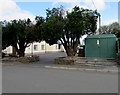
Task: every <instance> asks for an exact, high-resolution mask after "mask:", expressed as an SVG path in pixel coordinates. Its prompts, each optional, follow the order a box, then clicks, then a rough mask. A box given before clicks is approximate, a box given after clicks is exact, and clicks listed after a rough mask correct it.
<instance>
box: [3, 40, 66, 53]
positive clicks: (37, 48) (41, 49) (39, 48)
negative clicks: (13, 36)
mask: <svg viewBox="0 0 120 95" xmlns="http://www.w3.org/2000/svg"><path fill="white" fill-rule="evenodd" d="M59 51H65V50H64V47H63V46H62V45H60V44H54V45H51V46H50V45H49V44H47V43H46V42H45V41H42V42H40V43H39V42H35V43H33V44H31V45H30V46H29V47H27V48H26V49H25V54H32V53H33V54H36V53H46V52H59ZM3 52H5V53H7V54H11V53H12V52H13V47H12V46H9V47H7V48H6V49H4V50H3Z"/></svg>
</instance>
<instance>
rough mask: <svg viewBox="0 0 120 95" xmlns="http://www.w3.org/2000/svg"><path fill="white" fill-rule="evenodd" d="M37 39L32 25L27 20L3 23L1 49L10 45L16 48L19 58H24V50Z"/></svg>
mask: <svg viewBox="0 0 120 95" xmlns="http://www.w3.org/2000/svg"><path fill="white" fill-rule="evenodd" d="M37 37H38V36H37V35H36V33H35V31H34V25H33V24H32V22H31V20H30V19H29V18H28V19H27V20H12V21H10V22H3V31H2V44H3V49H5V48H6V47H8V46H10V45H11V46H13V47H15V48H16V50H17V53H18V55H19V56H24V51H25V48H26V47H28V46H29V45H30V43H32V42H34V41H36V39H37Z"/></svg>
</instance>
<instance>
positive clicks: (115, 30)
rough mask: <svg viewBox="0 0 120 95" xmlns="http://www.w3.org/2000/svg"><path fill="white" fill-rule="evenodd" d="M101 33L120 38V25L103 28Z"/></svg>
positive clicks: (115, 24)
mask: <svg viewBox="0 0 120 95" xmlns="http://www.w3.org/2000/svg"><path fill="white" fill-rule="evenodd" d="M99 31H100V33H101V34H115V35H116V36H117V37H120V25H119V23H118V22H114V23H112V24H110V25H105V26H102V27H100V29H99Z"/></svg>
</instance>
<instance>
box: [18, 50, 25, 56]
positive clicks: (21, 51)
mask: <svg viewBox="0 0 120 95" xmlns="http://www.w3.org/2000/svg"><path fill="white" fill-rule="evenodd" d="M18 55H19V57H24V56H25V49H19V50H18Z"/></svg>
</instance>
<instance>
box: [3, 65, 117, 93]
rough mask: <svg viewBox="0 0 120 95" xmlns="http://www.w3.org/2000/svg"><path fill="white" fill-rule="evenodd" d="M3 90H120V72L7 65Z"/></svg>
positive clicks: (52, 91)
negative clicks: (119, 81) (119, 74)
mask: <svg viewBox="0 0 120 95" xmlns="http://www.w3.org/2000/svg"><path fill="white" fill-rule="evenodd" d="M2 69H3V76H2V92H3V93H117V92H118V74H117V73H99V72H81V71H73V70H56V69H45V68H35V67H30V66H28V67H26V66H25V67H24V66H21V65H13V66H3V68H2Z"/></svg>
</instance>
